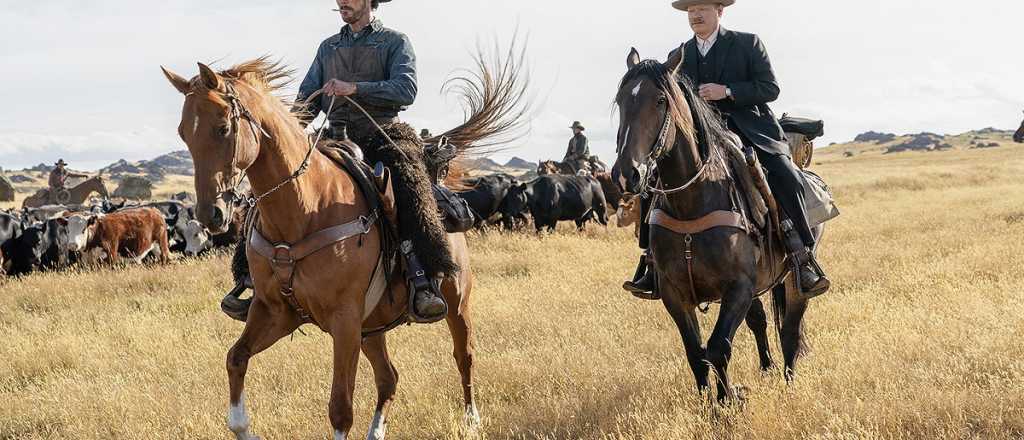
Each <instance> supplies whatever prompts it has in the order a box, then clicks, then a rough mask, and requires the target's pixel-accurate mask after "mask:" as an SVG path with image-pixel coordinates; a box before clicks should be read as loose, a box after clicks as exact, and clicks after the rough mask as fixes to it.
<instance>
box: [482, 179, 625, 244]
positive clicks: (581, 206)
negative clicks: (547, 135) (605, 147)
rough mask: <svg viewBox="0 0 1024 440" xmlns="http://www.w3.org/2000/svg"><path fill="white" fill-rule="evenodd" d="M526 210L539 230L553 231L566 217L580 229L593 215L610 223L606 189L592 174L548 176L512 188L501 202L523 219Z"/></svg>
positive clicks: (510, 215)
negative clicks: (607, 213) (605, 197)
mask: <svg viewBox="0 0 1024 440" xmlns="http://www.w3.org/2000/svg"><path fill="white" fill-rule="evenodd" d="M527 211H528V212H529V213H530V215H531V216H533V225H534V227H536V228H537V232H541V231H542V230H543V229H544V228H547V229H548V231H554V230H555V225H556V224H557V223H558V222H559V221H563V220H573V221H575V222H576V228H577V229H580V230H582V229H583V226H584V225H586V223H587V221H589V220H590V219H591V218H596V219H597V221H598V222H600V223H601V224H602V225H606V226H607V225H608V217H607V215H606V205H605V199H604V192H602V190H601V184H600V183H598V181H597V180H596V179H594V178H593V177H590V176H564V175H547V176H541V177H539V178H537V179H536V180H534V181H532V182H529V183H524V184H522V185H519V186H516V187H514V188H512V190H510V191H509V194H508V196H507V197H505V202H504V203H502V214H503V215H504V216H505V217H506V218H522V217H523V216H524V213H525V212H527Z"/></svg>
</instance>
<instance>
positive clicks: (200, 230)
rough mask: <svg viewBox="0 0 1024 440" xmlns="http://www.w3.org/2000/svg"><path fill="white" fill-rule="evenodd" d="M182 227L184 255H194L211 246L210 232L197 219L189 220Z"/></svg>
mask: <svg viewBox="0 0 1024 440" xmlns="http://www.w3.org/2000/svg"><path fill="white" fill-rule="evenodd" d="M184 229H185V230H184V233H183V234H184V235H185V255H187V256H189V257H195V256H197V255H199V254H200V253H202V252H204V251H207V250H209V249H210V248H212V247H213V242H212V241H210V232H209V231H207V230H206V228H205V227H203V225H202V224H201V223H199V222H198V221H196V220H189V221H188V223H186V224H185V228H184Z"/></svg>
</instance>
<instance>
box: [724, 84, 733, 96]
mask: <svg viewBox="0 0 1024 440" xmlns="http://www.w3.org/2000/svg"><path fill="white" fill-rule="evenodd" d="M725 96H726V97H729V98H732V89H730V88H729V87H728V86H726V88H725Z"/></svg>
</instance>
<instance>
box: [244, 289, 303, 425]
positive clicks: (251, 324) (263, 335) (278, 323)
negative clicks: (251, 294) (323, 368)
mask: <svg viewBox="0 0 1024 440" xmlns="http://www.w3.org/2000/svg"><path fill="white" fill-rule="evenodd" d="M298 327H299V320H298V319H297V318H296V317H295V316H294V315H293V314H291V313H277V314H276V316H275V313H274V312H273V311H272V310H271V309H270V308H269V307H267V305H266V304H264V303H263V301H260V300H259V298H257V299H256V300H254V301H253V302H252V305H251V306H249V317H248V319H247V320H246V322H245V329H244V330H242V335H241V336H239V337H238V341H237V342H235V345H234V346H232V347H231V350H229V351H228V356H227V370H228V384H229V386H230V389H231V394H230V401H231V407H230V409H229V410H228V429H230V430H231V432H233V433H235V438H236V439H238V440H251V439H255V438H256V437H253V436H252V434H250V433H249V413H248V411H246V409H245V392H244V390H245V373H246V371H247V370H248V368H249V359H250V358H252V357H253V356H255V355H256V354H258V353H260V352H261V351H263V350H266V349H267V348H269V347H270V346H271V345H274V343H275V342H277V341H278V340H280V339H281V338H283V337H285V336H287V335H289V334H291V333H292V332H293V331H295V329H296V328H298Z"/></svg>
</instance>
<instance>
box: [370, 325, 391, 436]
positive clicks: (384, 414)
mask: <svg viewBox="0 0 1024 440" xmlns="http://www.w3.org/2000/svg"><path fill="white" fill-rule="evenodd" d="M363 354H365V355H366V359H368V360H369V361H370V365H372V366H373V380H374V382H376V384H377V410H376V411H374V413H373V422H371V423H370V429H369V430H367V431H366V438H367V440H384V436H385V435H387V431H388V412H389V411H390V409H391V403H392V401H393V400H394V397H395V390H396V389H397V387H398V371H397V370H395V366H394V365H393V364H392V363H391V359H390V358H389V357H388V346H387V340H386V339H385V335H383V334H381V335H377V336H371V337H368V338H366V339H364V340H363Z"/></svg>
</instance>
